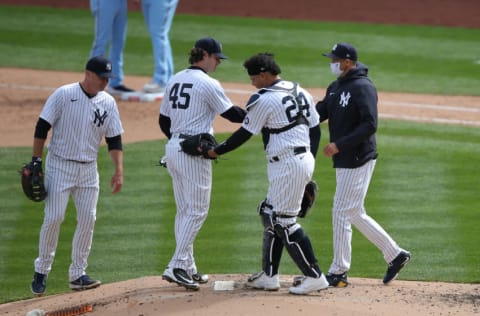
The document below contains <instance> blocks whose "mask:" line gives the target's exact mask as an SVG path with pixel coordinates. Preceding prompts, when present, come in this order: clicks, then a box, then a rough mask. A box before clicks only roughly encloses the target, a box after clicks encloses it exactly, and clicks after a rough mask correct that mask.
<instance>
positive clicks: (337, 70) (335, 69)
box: [330, 62, 343, 78]
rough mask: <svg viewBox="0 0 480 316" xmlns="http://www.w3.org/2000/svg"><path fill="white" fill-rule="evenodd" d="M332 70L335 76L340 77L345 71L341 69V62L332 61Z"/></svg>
mask: <svg viewBox="0 0 480 316" xmlns="http://www.w3.org/2000/svg"><path fill="white" fill-rule="evenodd" d="M330 70H331V71H332V74H333V75H334V76H335V77H337V78H338V77H340V75H341V74H342V73H343V71H342V70H341V69H340V62H337V63H330Z"/></svg>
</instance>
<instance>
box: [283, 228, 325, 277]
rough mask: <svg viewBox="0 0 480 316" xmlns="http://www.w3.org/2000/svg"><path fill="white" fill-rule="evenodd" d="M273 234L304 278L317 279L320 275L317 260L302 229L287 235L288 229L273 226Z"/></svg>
mask: <svg viewBox="0 0 480 316" xmlns="http://www.w3.org/2000/svg"><path fill="white" fill-rule="evenodd" d="M275 232H276V234H277V236H279V237H280V238H281V239H282V241H283V244H284V245H285V247H286V248H287V251H288V254H289V255H290V257H292V259H293V261H294V262H295V264H296V265H297V266H298V268H299V269H300V271H302V273H303V274H304V275H306V276H309V277H313V278H318V277H320V275H321V274H322V271H321V270H320V267H319V266H318V262H317V259H316V258H315V254H314V253H313V248H312V244H311V243H310V239H309V238H308V236H307V235H305V233H304V231H303V229H302V228H301V227H300V228H298V229H297V230H295V232H293V234H291V235H289V234H288V228H287V227H284V226H283V225H280V224H275Z"/></svg>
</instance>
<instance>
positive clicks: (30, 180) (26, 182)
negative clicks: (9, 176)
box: [19, 161, 47, 202]
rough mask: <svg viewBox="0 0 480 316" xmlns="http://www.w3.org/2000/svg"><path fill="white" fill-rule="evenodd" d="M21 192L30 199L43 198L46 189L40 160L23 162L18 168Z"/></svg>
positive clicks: (41, 199)
mask: <svg viewBox="0 0 480 316" xmlns="http://www.w3.org/2000/svg"><path fill="white" fill-rule="evenodd" d="M19 172H20V175H21V180H22V188H23V192H24V193H25V195H26V196H27V198H29V199H30V200H32V201H34V202H41V201H43V200H45V197H46V196H47V191H45V184H44V182H43V170H42V163H41V162H33V161H32V162H30V163H29V164H24V165H23V167H22V169H20V171H19Z"/></svg>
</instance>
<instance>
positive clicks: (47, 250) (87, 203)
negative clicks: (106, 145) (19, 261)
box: [35, 154, 99, 281]
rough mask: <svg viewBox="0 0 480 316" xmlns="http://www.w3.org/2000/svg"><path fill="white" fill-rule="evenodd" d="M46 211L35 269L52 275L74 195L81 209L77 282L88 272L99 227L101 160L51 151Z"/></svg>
mask: <svg viewBox="0 0 480 316" xmlns="http://www.w3.org/2000/svg"><path fill="white" fill-rule="evenodd" d="M45 188H46V190H47V193H48V194H47V198H46V199H45V214H44V219H43V224H42V228H41V230H40V240H39V256H38V258H37V259H36V260H35V271H36V272H39V273H42V274H48V273H49V272H50V271H51V268H52V263H53V260H54V258H55V251H56V249H57V244H58V238H59V235H60V226H61V224H62V222H63V220H64V218H65V212H66V208H67V204H68V200H69V197H70V194H71V195H72V197H73V201H74V203H75V207H76V212H77V227H76V229H75V234H74V236H73V242H72V263H71V265H70V268H69V280H70V281H74V280H76V279H78V278H79V277H81V276H82V275H84V274H85V270H86V269H87V265H88V264H87V259H88V256H89V254H90V249H91V246H92V239H93V229H94V226H95V220H96V212H97V209H96V207H97V201H98V193H99V177H98V171H97V163H96V162H95V161H94V162H90V163H78V162H72V161H66V160H64V159H61V158H59V157H56V156H54V155H51V154H48V155H47V159H46V166H45Z"/></svg>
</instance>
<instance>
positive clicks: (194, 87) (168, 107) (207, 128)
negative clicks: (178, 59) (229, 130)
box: [160, 68, 233, 135]
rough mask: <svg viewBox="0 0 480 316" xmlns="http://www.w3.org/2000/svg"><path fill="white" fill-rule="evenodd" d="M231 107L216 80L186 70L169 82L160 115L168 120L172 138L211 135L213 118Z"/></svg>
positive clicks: (230, 102) (200, 72) (199, 72)
mask: <svg viewBox="0 0 480 316" xmlns="http://www.w3.org/2000/svg"><path fill="white" fill-rule="evenodd" d="M232 106H233V104H232V101H230V99H229V98H228V97H227V96H226V95H225V92H224V90H223V88H222V87H221V85H220V83H219V82H218V80H216V79H214V78H212V77H210V76H209V75H208V74H207V73H205V72H204V71H202V70H200V69H197V68H195V69H191V68H188V69H184V70H182V71H180V72H178V73H177V74H175V75H174V76H173V77H172V79H171V80H170V81H169V83H168V86H167V88H166V90H165V95H164V97H163V100H162V104H161V106H160V114H162V115H164V116H168V117H169V118H170V120H171V128H170V132H171V133H172V135H174V134H177V133H181V134H187V135H195V134H198V133H211V134H213V128H212V125H213V121H214V119H215V115H217V114H218V115H219V114H222V113H223V112H225V111H226V110H228V109H229V108H230V107H232Z"/></svg>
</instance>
